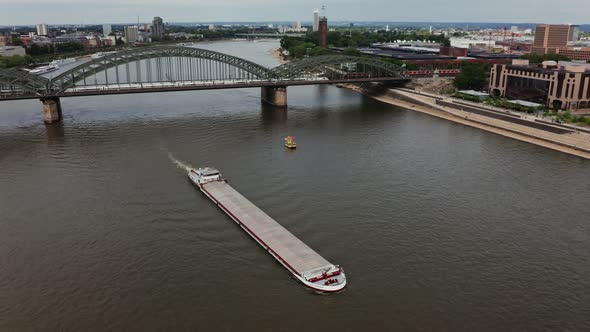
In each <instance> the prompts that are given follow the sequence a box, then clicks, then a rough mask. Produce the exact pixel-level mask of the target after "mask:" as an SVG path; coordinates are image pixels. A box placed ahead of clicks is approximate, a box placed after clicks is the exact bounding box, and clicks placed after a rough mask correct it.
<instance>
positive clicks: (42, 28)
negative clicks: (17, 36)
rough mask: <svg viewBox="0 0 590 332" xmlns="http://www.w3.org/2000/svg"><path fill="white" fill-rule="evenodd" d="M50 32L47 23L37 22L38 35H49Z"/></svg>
mask: <svg viewBox="0 0 590 332" xmlns="http://www.w3.org/2000/svg"><path fill="white" fill-rule="evenodd" d="M48 34H49V27H48V26H47V24H45V23H41V24H37V35H39V36H47V35H48Z"/></svg>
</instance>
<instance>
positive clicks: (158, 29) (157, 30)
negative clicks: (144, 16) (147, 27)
mask: <svg viewBox="0 0 590 332" xmlns="http://www.w3.org/2000/svg"><path fill="white" fill-rule="evenodd" d="M164 34H165V29H164V22H163V21H162V18H161V17H158V16H156V17H154V20H153V21H152V40H162V39H164Z"/></svg>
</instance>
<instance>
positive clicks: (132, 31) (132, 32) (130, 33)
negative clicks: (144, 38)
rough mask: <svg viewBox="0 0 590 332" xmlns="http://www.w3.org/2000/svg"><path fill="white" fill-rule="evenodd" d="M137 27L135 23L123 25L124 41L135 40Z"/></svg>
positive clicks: (132, 41)
mask: <svg viewBox="0 0 590 332" xmlns="http://www.w3.org/2000/svg"><path fill="white" fill-rule="evenodd" d="M138 32H139V28H138V27H137V26H136V25H129V26H126V27H125V42H127V43H135V42H136V41H137V34H138Z"/></svg>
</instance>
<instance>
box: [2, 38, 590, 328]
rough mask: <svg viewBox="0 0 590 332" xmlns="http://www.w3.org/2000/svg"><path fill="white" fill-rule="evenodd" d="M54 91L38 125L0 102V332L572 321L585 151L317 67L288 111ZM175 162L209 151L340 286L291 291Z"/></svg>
mask: <svg viewBox="0 0 590 332" xmlns="http://www.w3.org/2000/svg"><path fill="white" fill-rule="evenodd" d="M276 46H277V43H276V42H259V43H253V42H245V41H243V42H222V43H215V44H205V45H202V47H207V48H211V49H215V50H218V51H221V52H227V53H232V54H236V55H239V56H242V57H245V58H248V59H251V60H253V61H255V62H258V63H261V64H264V65H268V66H274V65H276V64H277V62H276V60H274V59H272V58H271V56H270V49H271V48H272V47H276ZM62 104H63V109H64V117H65V118H64V121H63V123H62V124H60V125H52V126H45V125H44V124H43V120H42V114H41V105H40V103H39V102H38V101H19V102H2V103H0V331H238V330H240V331H336V330H338V331H389V330H396V331H401V330H407V331H525V330H527V331H557V330H564V331H565V330H568V331H582V330H588V329H590V217H589V216H590V173H589V170H590V163H589V162H588V161H585V160H583V159H580V158H578V157H573V156H569V155H567V154H563V153H559V152H555V151H552V150H548V149H544V148H541V147H537V146H535V145H531V144H527V143H523V142H519V141H516V140H511V139H508V138H504V137H501V136H498V135H494V134H491V133H487V132H484V131H481V130H478V129H474V128H470V127H464V126H461V125H458V124H454V123H451V122H446V121H444V120H441V119H437V118H433V117H429V116H427V115H423V114H419V113H415V112H412V111H407V110H403V109H399V108H396V107H393V106H389V105H385V104H382V103H379V102H377V101H374V100H372V99H369V98H366V97H363V96H361V95H358V94H356V93H354V92H351V91H348V90H344V89H338V88H336V87H333V86H314V87H292V88H289V104H290V106H289V108H288V110H287V111H281V110H277V109H273V108H271V107H265V106H261V104H260V91H259V89H244V90H225V91H195V92H179V93H159V94H138V95H122V96H103V97H88V98H71V99H64V100H62ZM286 135H294V136H295V137H296V138H297V141H298V144H299V148H298V149H297V151H287V150H286V149H285V148H284V147H283V146H282V138H283V137H284V136H286ZM174 160H177V161H180V162H182V163H186V164H190V165H194V166H204V165H210V166H215V167H217V168H219V169H220V170H221V171H222V173H223V174H224V175H225V176H226V177H228V178H229V179H230V181H231V184H232V186H234V187H235V188H236V189H237V190H238V191H240V192H241V193H242V194H244V195H245V196H246V197H248V198H249V199H250V200H252V201H253V202H254V203H255V204H257V205H258V206H260V207H261V208H262V209H263V210H264V211H266V212H267V213H268V214H269V215H271V216H273V217H274V218H275V219H276V220H277V221H279V222H280V223H281V224H282V225H284V226H285V227H286V228H287V229H289V230H290V231H292V232H293V233H294V234H295V235H297V236H298V237H300V238H301V239H302V240H303V241H304V242H306V243H307V244H309V245H310V246H311V247H312V248H314V249H315V250H317V251H318V252H319V253H320V254H321V255H323V256H324V257H326V258H327V259H328V260H330V261H331V262H333V263H336V264H341V265H342V266H344V268H345V269H346V272H347V276H348V282H349V287H348V288H347V290H346V291H345V292H343V293H341V294H337V295H332V296H319V295H315V294H312V293H310V292H308V291H307V290H306V289H305V288H304V287H303V286H301V285H300V284H298V283H297V282H296V281H295V280H294V279H292V278H291V277H290V276H289V274H288V273H287V271H286V270H285V269H284V268H283V267H282V266H280V265H279V264H278V263H276V262H275V261H274V260H273V259H272V258H271V256H270V255H268V254H267V253H266V252H264V251H263V250H262V249H261V248H260V247H259V246H258V245H257V244H256V242H254V241H253V240H252V239H251V238H249V237H248V236H247V235H246V234H245V233H244V232H243V231H242V230H241V229H240V228H239V227H237V226H236V225H235V224H234V223H233V222H232V221H231V220H230V219H229V218H227V217H226V215H225V214H224V213H222V212H221V211H220V210H218V209H217V208H216V207H215V205H214V204H212V203H211V202H210V201H209V200H208V199H206V198H205V197H204V195H203V194H201V192H199V191H198V190H197V189H196V188H194V187H193V186H192V185H191V184H190V183H189V181H188V180H187V178H186V174H185V172H184V171H183V170H182V169H181V168H179V167H178V166H177V164H176V163H175V162H174Z"/></svg>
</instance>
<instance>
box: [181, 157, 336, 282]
mask: <svg viewBox="0 0 590 332" xmlns="http://www.w3.org/2000/svg"><path fill="white" fill-rule="evenodd" d="M188 177H189V179H190V180H191V181H192V182H193V183H194V184H195V185H196V186H198V187H199V189H200V190H201V191H202V192H203V193H204V194H205V195H206V196H207V197H209V198H210V199H211V200H212V201H213V202H214V203H215V204H216V205H217V206H218V207H219V208H220V209H221V210H223V211H224V212H225V213H226V214H227V215H228V216H229V217H230V218H231V219H232V220H233V221H235V222H236V223H237V224H238V225H239V226H240V227H241V228H242V229H243V230H244V231H246V233H248V234H249V235H250V236H251V237H252V238H253V239H254V240H256V242H258V243H259V244H260V245H261V246H262V247H263V248H264V249H265V250H266V251H268V252H269V253H270V254H271V255H272V256H273V257H274V258H275V259H276V260H277V261H278V262H279V263H281V265H283V266H284V267H285V268H286V269H287V270H288V271H289V272H291V274H292V275H293V276H294V277H295V278H296V279H297V280H299V281H300V282H301V283H303V284H304V285H305V286H306V287H309V288H310V289H312V290H314V291H316V292H319V293H334V292H339V291H341V290H343V289H344V288H345V287H346V276H345V275H344V270H343V269H342V268H341V267H340V266H338V265H334V264H331V263H330V262H328V261H327V260H326V259H325V258H323V257H322V256H320V255H319V254H318V253H317V252H315V251H314V250H313V249H311V248H310V247H309V246H307V245H306V244H305V243H303V242H302V241H301V240H299V239H298V238H297V237H296V236H295V235H293V234H291V233H290V232H289V231H288V230H286V229H285V228H284V227H283V226H281V225H280V224H279V223H277V222H276V221H275V220H274V219H272V218H271V217H270V216H269V215H267V214H266V213H264V211H262V210H261V209H260V208H258V207H257V206H256V205H254V204H253V203H252V202H250V201H249V200H248V199H246V198H245V197H244V196H242V195H241V194H240V193H239V192H237V191H236V190H235V189H234V188H232V187H231V186H230V185H229V184H227V182H226V181H225V180H224V179H223V177H222V176H221V174H220V173H219V171H217V170H216V169H213V168H199V169H191V170H189V172H188Z"/></svg>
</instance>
